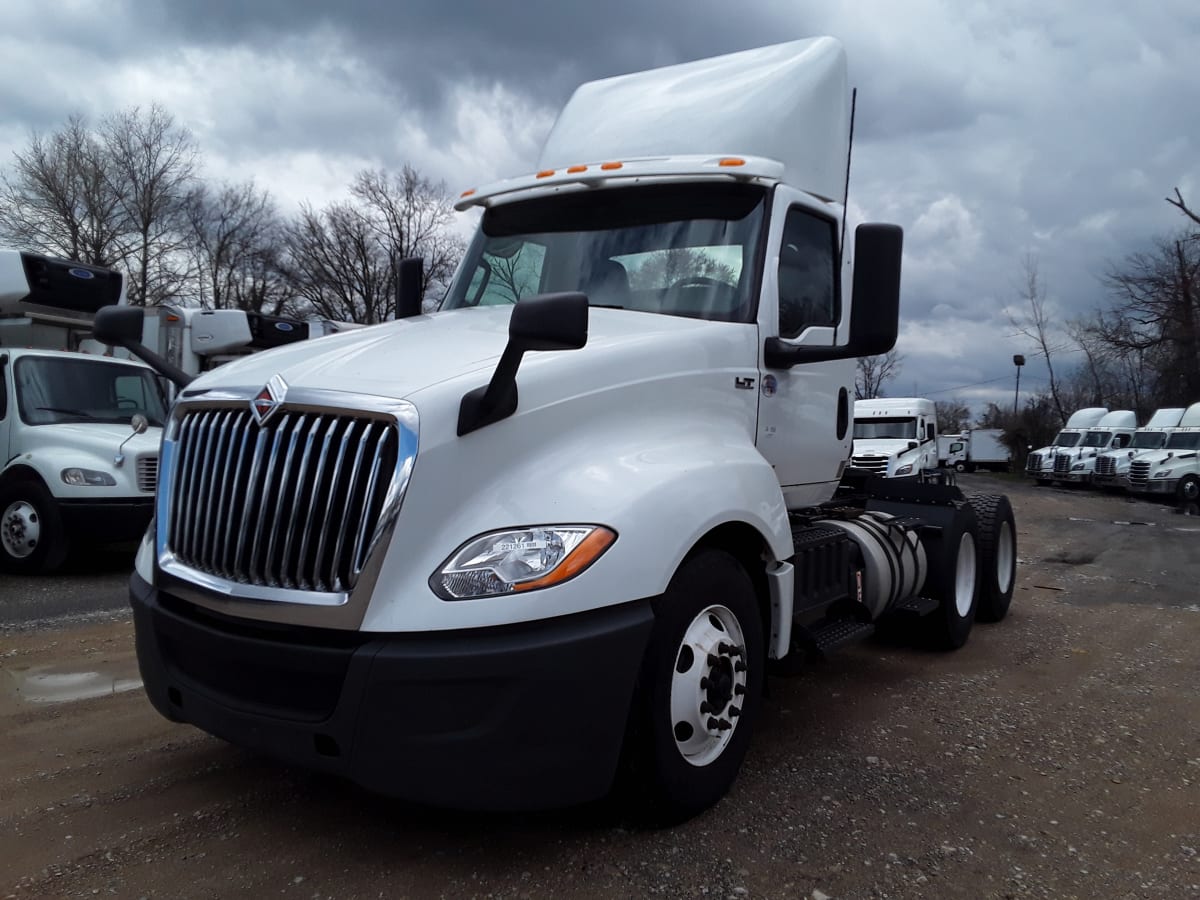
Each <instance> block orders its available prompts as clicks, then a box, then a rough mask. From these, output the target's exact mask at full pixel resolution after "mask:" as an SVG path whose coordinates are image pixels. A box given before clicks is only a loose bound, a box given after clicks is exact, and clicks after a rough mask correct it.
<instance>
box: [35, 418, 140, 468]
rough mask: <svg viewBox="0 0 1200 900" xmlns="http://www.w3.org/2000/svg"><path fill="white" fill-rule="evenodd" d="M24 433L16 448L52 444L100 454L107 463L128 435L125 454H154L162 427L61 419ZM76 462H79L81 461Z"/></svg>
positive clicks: (85, 452) (56, 446)
mask: <svg viewBox="0 0 1200 900" xmlns="http://www.w3.org/2000/svg"><path fill="white" fill-rule="evenodd" d="M25 434H26V436H27V438H28V440H26V441H25V442H24V443H25V444H27V446H26V447H22V448H18V449H19V450H20V452H27V451H29V450H32V449H34V448H35V447H54V448H56V449H63V450H68V451H71V450H74V451H78V452H80V453H81V454H88V455H91V456H96V457H100V458H103V459H107V460H108V461H109V462H110V463H111V462H112V458H113V457H114V456H115V455H116V453H117V448H118V447H120V446H121V442H122V441H123V440H125V439H126V438H129V439H130V440H129V443H127V444H126V445H125V451H124V452H125V455H126V456H128V457H134V456H140V455H142V454H144V453H150V454H157V452H158V444H159V441H160V439H161V438H162V429H161V428H148V429H146V431H145V433H144V434H134V433H133V430H132V429H131V428H130V427H129V426H128V425H115V424H109V423H99V422H97V423H94V424H90V423H86V422H71V423H65V422H64V423H62V424H59V425H37V426H33V427H30V428H29V429H27V430H26V432H25ZM18 455H20V453H18ZM80 464H81V465H82V464H83V462H82V461H81V463H80Z"/></svg>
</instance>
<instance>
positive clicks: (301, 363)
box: [96, 38, 1016, 818]
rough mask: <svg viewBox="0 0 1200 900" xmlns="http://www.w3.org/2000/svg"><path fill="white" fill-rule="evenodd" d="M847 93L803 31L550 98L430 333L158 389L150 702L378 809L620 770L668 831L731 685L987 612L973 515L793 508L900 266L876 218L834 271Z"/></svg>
mask: <svg viewBox="0 0 1200 900" xmlns="http://www.w3.org/2000/svg"><path fill="white" fill-rule="evenodd" d="M849 101H850V95H849V90H848V87H847V72H846V63H845V55H844V52H843V50H842V47H841V45H840V44H839V43H838V42H837V41H835V40H833V39H831V38H815V39H811V40H804V41H798V42H793V43H788V44H782V45H778V46H774V47H766V48H761V49H758V50H752V51H746V52H743V53H737V54H732V55H729V56H725V57H718V58H716V59H710V60H701V61H698V62H694V63H687V64H683V65H680V66H673V67H669V68H666V69H662V70H654V71H649V72H640V73H635V74H632V75H626V76H620V77H617V78H611V79H604V80H602V81H598V82H591V83H589V84H585V85H583V86H581V87H580V88H579V89H578V90H577V91H576V92H575V94H574V95H573V97H572V98H571V100H570V102H569V103H568V104H567V106H566V107H565V108H564V109H563V111H562V113H561V114H560V115H559V117H558V120H557V122H556V124H555V126H554V128H553V130H552V132H551V134H550V136H549V138H548V139H547V142H546V144H545V146H544V148H543V150H542V155H541V158H540V160H538V162H537V165H536V167H534V169H533V170H532V171H531V172H530V173H529V174H527V175H523V176H519V177H516V178H512V179H509V180H506V181H502V182H498V183H496V184H492V185H485V186H481V187H477V188H471V189H468V190H467V191H464V192H463V194H462V196H461V198H460V200H459V202H458V204H457V205H458V207H459V208H461V209H468V208H473V209H475V210H478V211H479V212H481V216H480V221H479V227H478V230H477V232H476V234H475V237H474V239H473V240H472V242H471V244H470V246H469V249H468V250H467V253H466V255H465V257H464V259H463V262H462V264H461V266H460V268H459V270H458V273H457V275H456V276H455V279H454V281H453V283H452V285H451V287H450V289H449V292H448V295H447V298H446V300H445V302H444V303H443V305H442V308H441V309H440V311H438V312H435V313H432V314H429V315H420V314H414V315H411V316H406V317H404V318H402V319H400V320H398V321H395V322H391V323H387V324H384V325H379V326H375V327H372V328H366V329H362V330H359V331H356V332H352V333H348V334H340V335H334V336H332V337H328V338H324V339H322V340H320V341H307V342H300V343H296V344H292V345H290V346H287V347H281V348H278V349H274V350H269V351H266V352H264V353H259V354H255V355H253V356H249V357H246V358H244V359H241V360H236V361H234V362H231V363H229V364H228V365H224V366H221V367H219V368H217V369H214V370H213V371H212V372H209V373H206V374H205V375H202V376H201V377H200V378H198V379H196V380H195V381H194V382H192V383H190V384H188V385H187V386H186V387H184V389H183V390H182V391H181V392H180V395H179V397H178V400H177V402H176V404H175V406H174V408H173V410H172V413H171V417H170V421H169V423H168V426H167V430H166V434H165V436H164V441H163V458H162V466H161V468H160V474H159V491H158V506H157V510H156V514H155V523H154V527H153V528H152V529H151V530H150V531H149V532H148V534H147V536H146V539H145V540H144V542H143V544H142V546H141V549H140V551H139V553H138V555H137V559H136V571H135V573H134V575H133V577H132V579H131V582H130V600H131V603H132V608H133V614H134V623H135V629H136V633H137V652H138V661H139V665H140V669H141V673H142V677H143V681H144V684H145V689H146V693H147V695H148V697H149V698H150V700H151V702H153V704H154V706H155V707H156V708H157V709H158V710H159V711H160V712H162V714H163V715H165V716H166V717H168V718H170V719H173V720H177V721H184V722H191V723H193V724H195V725H197V726H198V727H200V728H202V729H204V730H206V731H209V732H211V733H213V734H216V735H220V736H222V737H224V738H226V739H228V740H230V741H233V742H235V743H237V744H240V745H243V746H247V747H252V748H256V749H258V750H259V751H261V752H264V753H268V754H270V755H272V756H276V757H279V758H281V759H285V760H291V761H293V762H294V763H296V764H300V765H304V766H306V767H309V768H314V769H319V770H322V771H326V772H332V773H336V774H340V775H343V776H346V777H348V778H351V779H353V780H355V781H356V782H358V783H360V784H363V785H365V786H367V787H369V788H371V789H373V790H377V791H381V792H385V793H389V794H393V795H397V796H401V797H406V798H409V799H412V800H418V801H423V802H429V803H435V804H438V805H448V806H460V807H473V808H507V809H516V808H537V807H547V806H561V805H568V804H572V803H578V802H582V801H586V800H590V799H592V798H595V797H598V796H600V795H602V794H604V793H606V792H607V791H608V790H609V788H610V786H611V785H612V783H613V780H614V778H615V777H616V775H617V773H618V771H623V772H624V773H625V777H627V778H629V779H632V781H633V782H634V783H635V784H636V785H637V786H638V790H637V791H635V792H634V793H633V794H632V795H631V796H635V797H637V798H639V800H640V801H642V802H644V803H646V804H648V805H649V806H651V807H653V808H655V809H657V810H659V811H661V814H662V815H663V816H664V817H669V818H678V817H681V816H687V815H691V814H693V813H695V812H697V811H699V810H700V809H703V808H705V807H707V806H709V805H711V804H712V803H714V802H716V801H717V800H718V799H719V798H720V797H721V795H722V794H723V793H724V792H725V790H726V789H727V788H728V787H729V785H730V784H731V782H732V781H733V779H734V777H735V775H736V773H737V771H738V769H739V767H740V764H741V761H742V759H743V757H744V755H745V752H746V749H747V747H748V746H749V741H750V737H751V734H752V731H753V727H754V722H755V718H756V716H757V712H758V709H759V702H760V699H761V696H762V688H763V683H764V680H765V677H766V671H767V664H768V661H774V662H775V663H777V664H779V665H780V666H787V665H791V664H792V663H794V661H795V660H797V659H798V658H801V657H803V656H804V655H805V654H806V653H821V652H826V651H828V650H830V649H832V648H833V647H835V646H837V645H839V644H841V643H844V642H846V641H848V640H852V639H855V638H859V637H862V636H864V635H866V634H869V633H870V632H871V631H872V630H873V629H874V627H875V625H876V623H881V622H884V621H887V620H888V619H889V618H890V617H901V616H906V617H912V618H913V619H914V620H915V629H916V631H917V632H918V633H919V634H921V635H922V636H923V638H924V639H925V640H927V641H929V642H930V643H933V644H936V645H937V646H941V647H943V648H954V647H959V646H962V644H963V643H964V642H965V641H966V640H967V636H968V634H969V633H970V629H971V626H972V624H973V623H974V621H975V619H976V617H978V618H979V619H981V620H989V621H995V620H998V619H1000V618H1003V616H1004V614H1005V612H1007V609H1008V605H1009V602H1010V601H1011V598H1012V591H1013V587H1014V583H1015V575H1016V569H1015V567H1016V539H1015V534H1016V528H1015V524H1014V520H1013V516H1012V510H1011V507H1010V505H1009V504H1008V501H1007V500H1006V499H1005V498H1003V497H1002V496H981V497H974V498H970V499H968V498H966V497H964V496H963V495H962V494H961V493H960V492H959V491H958V489H957V488H954V487H951V486H945V485H925V484H916V483H911V482H906V483H903V484H895V483H889V482H887V481H884V480H880V479H875V480H874V482H878V483H879V484H880V485H881V487H880V489H879V490H876V491H875V492H874V493H872V494H870V495H865V494H864V495H862V496H860V497H857V498H853V499H839V500H838V501H837V503H836V508H835V507H834V506H830V505H829V504H830V501H832V500H833V498H834V495H835V493H836V492H837V490H838V485H839V479H840V476H841V474H842V469H843V466H844V464H845V461H846V460H847V458H848V457H849V455H850V449H851V442H852V440H853V411H852V404H851V401H850V396H851V394H850V391H851V390H852V387H853V382H854V374H855V360H856V358H857V357H859V356H866V355H874V354H878V353H884V352H887V350H888V349H889V348H890V347H892V346H893V345H894V343H895V340H896V330H897V319H898V310H899V294H900V291H899V288H900V281H899V279H900V260H901V256H902V246H901V232H900V230H899V229H898V228H897V227H896V226H891V225H860V226H858V228H857V229H855V230H854V231H853V232H851V233H850V234H849V235H847V245H846V246H845V247H843V245H842V242H841V225H842V216H843V213H844V210H845V205H844V194H845V188H846V182H845V178H846V162H847V154H848V149H849V148H848V135H849V133H850V128H849V125H850V102H849ZM851 247H853V256H854V259H853V263H852V262H851V252H850V248H851ZM402 265H403V266H405V267H407V269H408V270H410V271H411V269H412V264H411V263H410V262H407V261H406V262H405V263H403V264H402ZM406 283H407V284H409V285H414V286H415V285H416V284H418V283H419V279H415V278H413V279H407V281H406ZM851 285H852V287H851ZM414 296H417V293H416V291H415V288H407V289H405V290H404V291H403V292H402V296H401V298H400V299H401V301H402V302H401V304H400V308H401V309H404V310H411V309H413V307H414V305H415V306H416V307H417V308H419V304H413V303H412V302H411V300H412V298H413V297H414ZM138 315H139V314H138V311H136V310H123V309H119V308H117V309H112V310H105V311H103V312H102V313H101V315H100V316H99V317H98V319H97V323H96V333H97V336H98V337H101V338H103V339H104V340H106V341H108V342H110V343H115V344H120V345H123V346H126V347H128V346H131V345H132V344H133V343H134V342H135V340H136V337H137V335H139V334H140V331H141V322H140V321H139V319H138ZM913 418H914V419H915V423H916V424H915V427H914V431H913V437H912V438H911V439H913V440H916V441H917V443H918V445H920V444H921V443H922V442H925V443H927V444H928V445H929V447H930V453H931V456H932V454H933V452H934V451H933V448H934V447H935V441H934V438H935V436H936V432H935V430H933V428H932V426H933V425H934V422H933V418H932V410H931V406H930V407H925V406H922V407H920V409H919V410H918V411H917V412H915V413H914V414H913ZM918 427H919V428H920V431H919V432H918V431H917V430H916V428H918ZM909 439H910V438H909V437H907V436H906V437H905V438H904V441H905V442H907V441H908V440H909ZM889 488H891V492H889V490H888V489H889ZM896 491H898V493H896Z"/></svg>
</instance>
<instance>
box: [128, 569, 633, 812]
mask: <svg viewBox="0 0 1200 900" xmlns="http://www.w3.org/2000/svg"><path fill="white" fill-rule="evenodd" d="M130 599H131V602H132V605H133V611H134V624H135V627H136V632H137V653H138V664H139V666H140V668H141V674H142V679H143V681H144V682H145V687H146V692H147V694H148V695H149V697H150V700H151V702H153V704H154V706H155V707H156V708H157V709H158V711H159V712H161V713H162V714H163V715H164V716H166V717H167V718H169V719H172V720H175V721H182V722H190V723H192V724H193V725H196V726H198V727H199V728H201V729H203V730H204V731H207V732H209V733H211V734H214V735H217V736H218V737H221V738H224V739H226V740H228V741H230V742H232V743H234V744H237V745H240V746H243V747H247V748H251V749H254V750H257V751H260V752H263V753H266V754H268V755H270V756H274V757H276V758H278V759H281V760H285V761H287V762H291V763H295V764H299V765H301V766H304V767H307V768H310V769H316V770H321V771H326V772H330V773H334V774H337V775H341V776H344V777H346V778H349V779H351V780H352V781H355V782H357V783H358V784H361V785H362V786H364V787H366V788H368V789H369V790H372V791H376V792H379V793H382V794H388V795H391V796H396V797H401V798H404V799H407V800H412V801H416V802H420V803H428V804H431V805H436V806H447V807H459V808H464V809H506V810H527V809H542V808H551V807H557V806H568V805H571V804H576V803H582V802H585V801H588V800H592V799H595V798H597V797H600V796H603V795H604V794H605V793H607V791H608V790H609V788H610V786H611V784H612V781H613V777H614V775H615V773H616V768H617V763H618V759H619V756H620V751H621V743H622V739H623V736H624V732H625V724H626V720H627V716H628V711H629V706H630V701H631V699H632V696H633V690H634V683H635V681H636V679H637V673H638V670H639V668H640V665H641V659H642V654H643V652H644V649H645V645H646V641H647V639H648V637H649V633H650V627H651V625H652V623H653V615H652V613H651V610H650V604H649V603H648V602H646V601H639V602H635V603H629V604H624V605H622V606H619V607H614V608H610V609H607V610H603V611H597V612H593V613H586V614H578V615H572V616H563V617H561V618H558V619H550V620H544V621H541V622H535V623H528V624H522V625H514V626H507V627H503V628H489V629H478V630H472V631H458V632H449V633H446V632H432V633H425V634H413V635H409V634H402V635H400V634H366V633H343V632H332V631H323V630H316V629H300V628H282V627H278V626H270V625H259V624H257V623H246V622H242V621H235V620H232V619H228V618H225V617H217V616H216V615H215V614H210V613H208V612H206V611H203V610H201V609H198V608H197V607H195V606H194V605H192V604H188V603H186V602H184V601H182V600H179V599H177V598H174V597H172V596H170V595H167V594H164V593H162V592H160V591H157V590H155V589H154V588H153V587H152V586H150V585H148V584H147V583H146V582H145V581H143V580H142V579H141V578H140V577H138V576H137V575H136V574H135V575H134V576H133V579H132V581H131V582H130Z"/></svg>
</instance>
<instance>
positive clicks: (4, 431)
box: [0, 353, 17, 471]
mask: <svg viewBox="0 0 1200 900" xmlns="http://www.w3.org/2000/svg"><path fill="white" fill-rule="evenodd" d="M9 366H10V363H9V358H8V357H7V356H5V355H4V354H3V353H0V471H2V470H3V469H4V467H5V466H6V465H8V461H9V459H10V458H11V457H12V453H10V452H9V432H10V431H11V423H12V421H13V419H14V418H15V417H16V415H17V411H16V407H15V406H14V404H13V400H12V399H11V398H10V397H9V396H8V394H9V391H8V385H9V382H11V381H12V375H11V373H10V372H9V371H8V370H9Z"/></svg>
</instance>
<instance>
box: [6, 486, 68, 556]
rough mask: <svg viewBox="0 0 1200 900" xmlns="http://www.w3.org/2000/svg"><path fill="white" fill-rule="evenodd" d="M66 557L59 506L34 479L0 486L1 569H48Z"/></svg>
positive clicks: (64, 533)
mask: <svg viewBox="0 0 1200 900" xmlns="http://www.w3.org/2000/svg"><path fill="white" fill-rule="evenodd" d="M66 557H67V540H66V532H65V530H64V529H63V524H62V516H61V515H59V511H58V505H57V504H56V503H55V502H54V498H53V497H51V496H50V492H49V491H47V490H46V489H45V488H44V487H42V485H41V484H40V483H38V482H36V481H15V482H10V483H8V484H6V485H4V486H2V487H0V569H3V570H4V571H6V572H12V573H14V574H21V575H32V574H37V573H40V572H50V571H52V570H54V569H57V568H58V567H59V566H60V565H62V563H63V560H64V559H66Z"/></svg>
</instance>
